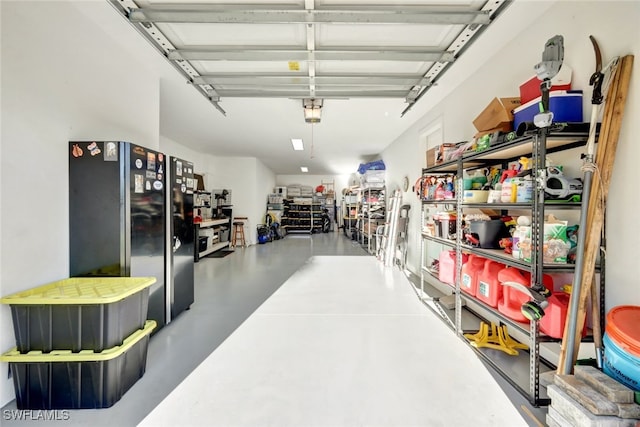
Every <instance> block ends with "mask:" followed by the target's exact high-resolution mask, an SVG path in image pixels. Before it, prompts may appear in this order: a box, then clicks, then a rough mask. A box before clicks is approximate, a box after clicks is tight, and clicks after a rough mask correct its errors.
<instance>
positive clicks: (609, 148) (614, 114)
mask: <svg viewBox="0 0 640 427" xmlns="http://www.w3.org/2000/svg"><path fill="white" fill-rule="evenodd" d="M633 58H634V57H633V55H627V56H625V57H623V58H622V59H621V61H620V64H619V65H618V69H617V71H616V73H615V76H614V79H613V81H612V84H611V86H610V88H609V92H608V96H607V101H606V104H605V112H604V117H603V120H602V127H601V130H600V136H599V138H598V152H597V154H596V164H597V165H598V169H599V171H600V173H599V174H595V176H594V178H595V179H594V182H593V185H592V187H591V193H590V196H589V197H590V203H589V206H588V208H587V209H588V211H587V212H588V214H587V224H588V225H587V226H588V227H589V229H588V230H587V234H586V240H585V253H584V255H583V262H584V267H583V274H582V278H581V286H580V292H579V295H576V294H575V293H574V294H572V295H571V298H578V315H577V317H576V318H575V319H570V318H569V316H568V317H567V322H566V325H565V333H564V336H563V338H562V346H561V349H560V358H559V361H558V373H563V372H564V371H565V367H567V365H568V364H570V365H569V366H570V367H571V368H573V365H575V362H576V359H577V354H578V348H579V345H580V339H581V330H580V328H575V331H576V334H575V336H573V337H569V336H568V330H569V327H568V325H569V322H575V324H576V325H583V324H584V320H585V317H586V312H587V302H588V300H589V297H590V295H591V286H592V283H593V281H594V277H595V276H594V275H595V267H596V259H597V256H598V253H599V246H600V237H601V233H602V227H603V222H604V204H603V203H602V202H601V199H604V200H605V203H606V198H607V195H608V190H609V184H610V181H611V175H612V173H613V164H614V160H615V152H616V147H617V144H618V137H619V135H620V128H621V124H622V118H623V116H624V109H625V104H626V100H627V93H628V90H629V81H630V79H631V70H632V68H633ZM569 345H572V346H573V349H574V351H573V360H567V348H568V346H569ZM570 371H573V369H570Z"/></svg>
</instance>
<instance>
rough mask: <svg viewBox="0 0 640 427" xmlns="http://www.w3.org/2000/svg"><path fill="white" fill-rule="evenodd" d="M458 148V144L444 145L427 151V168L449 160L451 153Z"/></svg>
mask: <svg viewBox="0 0 640 427" xmlns="http://www.w3.org/2000/svg"><path fill="white" fill-rule="evenodd" d="M457 148H458V144H456V143H444V144H439V145H436V146H435V147H433V148H430V149H428V150H427V159H426V160H427V167H429V166H435V165H439V164H440V163H443V162H446V161H448V160H450V159H449V156H450V155H451V153H453V152H454V151H455V150H456V149H457Z"/></svg>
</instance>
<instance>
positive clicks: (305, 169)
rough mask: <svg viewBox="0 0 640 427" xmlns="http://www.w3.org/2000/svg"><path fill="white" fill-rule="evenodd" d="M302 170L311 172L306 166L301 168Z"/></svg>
mask: <svg viewBox="0 0 640 427" xmlns="http://www.w3.org/2000/svg"><path fill="white" fill-rule="evenodd" d="M300 170H301V171H302V172H309V168H308V167H306V166H300Z"/></svg>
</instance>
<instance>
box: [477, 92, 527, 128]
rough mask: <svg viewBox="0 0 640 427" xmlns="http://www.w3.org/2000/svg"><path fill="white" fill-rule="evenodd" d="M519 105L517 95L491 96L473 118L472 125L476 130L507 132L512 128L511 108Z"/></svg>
mask: <svg viewBox="0 0 640 427" xmlns="http://www.w3.org/2000/svg"><path fill="white" fill-rule="evenodd" d="M519 106H520V98H519V97H513V98H493V100H492V101H491V102H490V103H489V105H487V106H486V107H485V109H484V110H482V112H481V113H480V114H479V115H478V117H476V118H475V120H474V121H473V125H474V126H475V127H476V129H477V130H478V132H485V133H490V132H495V131H496V130H502V131H503V132H509V131H510V130H512V124H511V122H513V110H514V109H515V108H517V107H519ZM476 136H477V135H476ZM480 136H482V135H480Z"/></svg>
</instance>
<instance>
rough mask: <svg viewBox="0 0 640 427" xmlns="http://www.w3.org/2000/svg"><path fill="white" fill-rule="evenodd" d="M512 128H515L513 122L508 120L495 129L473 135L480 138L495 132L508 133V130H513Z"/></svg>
mask: <svg viewBox="0 0 640 427" xmlns="http://www.w3.org/2000/svg"><path fill="white" fill-rule="evenodd" d="M512 130H513V122H506V123H502V124H501V125H500V126H498V127H495V128H493V129H489V130H483V131H480V132H477V133H476V134H475V135H473V137H474V138H475V139H478V138H481V137H483V136H485V135H488V134H493V133H496V132H502V133H508V132H511V131H512Z"/></svg>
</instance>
